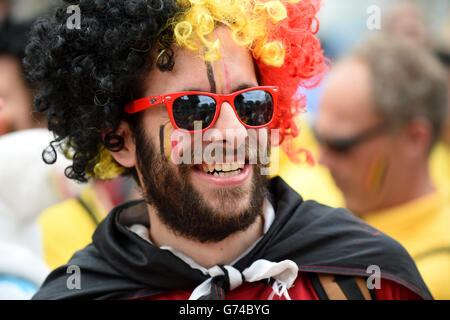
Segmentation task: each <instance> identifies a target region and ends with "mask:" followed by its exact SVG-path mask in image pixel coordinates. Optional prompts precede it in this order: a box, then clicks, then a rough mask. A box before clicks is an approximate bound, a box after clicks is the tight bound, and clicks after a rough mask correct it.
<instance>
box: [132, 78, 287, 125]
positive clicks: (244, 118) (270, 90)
mask: <svg viewBox="0 0 450 320" xmlns="http://www.w3.org/2000/svg"><path fill="white" fill-rule="evenodd" d="M278 94H279V88H278V87H275V86H259V87H253V88H248V89H244V90H239V91H236V92H233V93H231V94H215V93H209V92H200V91H186V92H176V93H169V94H165V95H159V96H152V97H146V98H142V99H138V100H135V101H133V102H131V103H129V104H127V105H126V106H125V112H127V113H136V112H139V111H142V110H144V109H147V108H151V107H154V106H157V105H160V104H165V105H166V108H167V111H168V113H169V117H170V121H171V123H172V126H173V127H174V128H175V129H179V130H181V131H184V132H190V133H194V132H204V131H206V130H208V129H210V128H211V127H212V126H213V125H214V123H215V122H216V120H217V118H218V117H219V114H220V108H221V106H222V104H223V102H225V101H226V102H228V103H229V104H230V105H231V106H232V108H233V110H234V112H235V114H236V116H237V118H238V119H239V121H240V122H241V123H242V124H243V125H244V126H245V127H246V128H253V129H257V128H263V127H266V126H268V125H269V124H270V123H271V122H272V120H273V118H274V115H275V114H276V109H277V101H278ZM197 121H200V122H201V124H202V126H201V128H202V129H201V130H194V123H195V122H197Z"/></svg>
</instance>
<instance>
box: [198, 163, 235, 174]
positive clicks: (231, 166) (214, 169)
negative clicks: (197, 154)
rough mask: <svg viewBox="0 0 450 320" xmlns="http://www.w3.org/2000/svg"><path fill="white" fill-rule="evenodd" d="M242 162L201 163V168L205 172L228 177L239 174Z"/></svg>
mask: <svg viewBox="0 0 450 320" xmlns="http://www.w3.org/2000/svg"><path fill="white" fill-rule="evenodd" d="M243 168H244V164H238V163H223V164H215V165H212V164H206V163H205V164H203V165H202V166H201V170H202V171H203V172H206V173H210V174H213V175H214V176H216V177H228V176H233V175H236V174H240V173H241V171H242V169H243Z"/></svg>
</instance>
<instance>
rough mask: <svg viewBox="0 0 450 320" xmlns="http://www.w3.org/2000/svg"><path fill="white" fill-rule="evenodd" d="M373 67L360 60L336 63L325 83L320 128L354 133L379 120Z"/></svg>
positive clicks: (323, 130) (327, 131)
mask: <svg viewBox="0 0 450 320" xmlns="http://www.w3.org/2000/svg"><path fill="white" fill-rule="evenodd" d="M371 86H372V83H371V75H370V70H369V67H368V66H367V65H366V64H365V63H363V62H360V61H357V60H354V59H352V60H347V61H343V62H341V63H339V64H338V65H336V68H335V69H334V70H333V72H332V73H331V74H330V76H329V78H328V79H327V81H326V83H325V88H324V91H323V96H322V98H321V101H320V109H319V114H318V117H317V129H318V130H320V131H321V132H322V133H323V134H333V136H334V135H336V134H341V135H345V134H352V133H355V132H359V131H360V130H364V129H367V128H370V127H371V126H372V125H373V124H374V123H377V122H378V121H379V116H378V115H377V114H376V112H375V107H374V99H373V93H372V89H371Z"/></svg>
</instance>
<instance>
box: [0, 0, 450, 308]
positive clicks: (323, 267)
mask: <svg viewBox="0 0 450 320" xmlns="http://www.w3.org/2000/svg"><path fill="white" fill-rule="evenodd" d="M329 1H330V0H329ZM256 2H257V4H255V8H252V11H251V14H249V13H248V12H247V11H245V10H248V8H249V7H250V3H256ZM256 2H255V1H253V2H252V1H247V0H242V1H240V0H239V1H238V0H237V1H233V2H232V3H233V4H229V5H228V6H225V7H224V6H223V5H221V4H220V3H219V2H217V1H208V0H205V1H179V0H174V1H164V2H163V1H161V2H160V4H161V7H160V8H159V7H158V8H156V7H155V1H146V0H139V1H133V3H128V4H124V2H123V1H119V0H110V1H107V2H105V1H80V2H79V4H78V5H79V6H80V9H81V13H82V19H84V20H83V21H84V25H83V24H82V28H81V29H80V30H67V28H65V23H66V19H67V15H65V14H63V13H66V12H67V11H66V8H67V6H68V5H71V1H67V2H64V3H62V4H58V5H55V6H56V8H53V5H52V6H51V7H52V8H49V9H48V11H49V12H50V13H49V14H47V15H44V16H41V17H39V18H36V20H35V22H34V23H32V21H28V22H18V21H15V20H14V19H13V17H12V16H11V14H10V12H11V7H12V6H13V5H14V3H13V1H7V0H0V150H2V151H1V153H0V163H1V164H3V165H2V166H1V168H2V169H1V170H0V252H1V253H3V254H2V255H1V257H2V258H0V299H30V298H32V297H33V296H34V298H35V299H64V298H80V297H81V298H100V299H110V298H127V299H188V298H189V299H223V298H224V297H225V296H226V298H227V299H274V298H279V299H326V298H331V299H431V298H434V299H438V300H441V299H450V100H449V97H448V92H449V88H450V42H449V41H450V40H449V39H450V25H447V26H445V25H444V26H443V27H442V34H439V35H438V36H436V37H434V38H433V37H430V36H429V34H428V32H427V22H426V20H425V18H424V16H423V8H421V7H420V6H419V5H418V4H417V3H415V2H412V1H399V2H398V3H396V4H395V5H392V6H390V7H389V8H386V12H387V13H386V20H385V21H384V22H383V28H382V29H381V30H378V31H371V32H369V34H368V35H367V36H366V37H365V38H364V39H361V41H360V42H359V43H358V45H357V46H356V47H355V48H352V49H351V50H349V51H348V52H347V53H346V54H345V55H343V56H342V57H339V58H336V59H335V58H334V57H332V58H331V59H330V58H328V57H327V52H326V51H325V52H323V49H322V47H321V45H320V42H319V39H318V38H317V35H316V32H317V30H314V29H315V28H314V25H315V22H314V21H316V20H315V19H316V15H317V12H318V11H319V9H320V8H321V6H326V1H322V2H321V1H316V0H308V1H307V0H304V1H284V0H282V1H271V2H270V5H269V4H268V3H269V2H267V1H256ZM230 3H231V2H230ZM274 3H275V4H274ZM243 12H244V13H245V14H243ZM253 14H254V15H255V17H253V16H252V15H253ZM244 17H245V18H244ZM449 18H450V12H449ZM239 19H242V21H240V20H239ZM245 19H248V20H245ZM244 20H245V21H244ZM262 20H264V23H261V21H262ZM236 21H238V22H236ZM449 21H450V20H449ZM240 23H242V25H241V24H240ZM305 25H306V26H307V27H306V28H305V27H304V26H305ZM268 26H269V27H268ZM83 28H85V29H83ZM189 30H190V31H189ZM192 34H196V35H197V37H198V38H199V39H200V40H198V39H196V38H194V36H192ZM144 39H146V40H145V41H144ZM261 39H263V40H261ZM299 39H303V40H299ZM270 41H272V42H270ZM199 43H200V44H201V45H200V44H199ZM250 44H251V45H250ZM249 48H251V49H249ZM277 50H279V51H277ZM249 52H250V53H251V54H249ZM150 60H151V61H150ZM255 70H256V71H255ZM280 70H281V71H280ZM319 83H320V86H321V87H320V88H321V89H320V92H319V94H318V96H317V97H315V98H314V103H316V104H317V106H314V109H315V112H314V117H307V116H306V115H305V113H304V111H305V110H306V112H307V111H308V105H309V104H310V103H311V102H310V101H309V100H308V98H309V96H308V93H307V92H308V89H307V90H306V97H304V96H299V92H300V91H298V88H299V87H306V88H313V87H316V86H317V85H319ZM179 92H181V93H179ZM301 92H305V91H303V90H302V91H301ZM200 93H202V94H200ZM261 93H263V95H261ZM169 94H170V95H172V97H170V96H169ZM164 95H166V96H164ZM231 95H233V99H231V98H230V96H231ZM178 96H180V97H181V98H177V97H178ZM193 97H195V99H197V100H196V101H198V100H199V99H200V98H201V99H203V101H205V104H204V105H201V106H200V105H197V108H204V110H202V112H198V114H197V113H195V112H194V111H192V110H191V109H192V108H193V106H194V104H195V103H196V102H194V100H193V99H194V98H193ZM199 97H200V98H199ZM143 98H145V99H143ZM164 99H165V100H164ZM171 99H172V100H175V101H172V102H170V101H169V100H171ZM183 99H184V100H183ZM208 99H209V100H208ZM218 99H224V100H223V101H225V102H223V104H222V106H221V107H220V106H214V104H217V103H216V102H215V101H217V100H218ZM240 99H242V100H243V101H245V100H246V99H247V100H252V99H253V100H258V99H260V100H261V101H256V102H255V103H257V104H258V105H260V106H261V105H262V107H264V108H266V109H263V110H262V108H259V109H261V110H262V111H261V112H265V113H264V114H262V115H256V116H253V115H252V114H249V113H251V112H255V111H254V110H249V108H247V109H245V108H244V107H243V106H242V105H243V102H241V100H240ZM263 99H264V100H263ZM143 100H145V101H143ZM162 101H163V102H164V103H165V105H164V104H162ZM186 101H188V102H186ZM208 101H209V102H208ZM211 101H212V102H211ZM206 103H209V106H206ZM125 106H126V108H125ZM268 106H269V107H268ZM181 107H182V108H184V109H181ZM206 108H210V109H211V108H212V111H210V110H206ZM125 110H126V111H125ZM209 111H210V112H212V113H211V114H210V115H208V114H207V113H208V112H209ZM189 112H191V113H192V114H190V113H189ZM245 112H247V113H245ZM306 114H307V113H306ZM180 117H181V118H182V119H181V120H180ZM183 117H184V118H183ZM186 119H187V120H186ZM193 119H195V120H201V121H203V122H208V124H207V126H208V129H209V130H210V129H212V130H217V131H219V132H225V131H226V130H234V132H235V133H236V135H237V136H236V137H235V138H236V140H237V141H239V139H240V138H243V139H244V140H245V138H248V134H247V133H246V132H247V131H250V130H255V129H256V130H262V131H264V130H267V129H268V128H270V129H279V130H280V131H279V132H280V136H281V139H280V140H279V141H278V142H277V143H274V144H273V145H272V146H271V148H272V149H274V148H277V150H278V152H273V154H272V162H274V161H275V162H277V164H278V165H277V167H278V171H277V172H276V173H274V174H273V175H272V176H271V177H270V179H269V178H268V177H264V176H262V175H260V174H259V173H257V172H258V171H257V170H256V168H257V167H258V166H252V165H251V164H250V165H249V164H248V163H247V164H243V165H242V167H239V169H236V168H238V164H236V167H234V165H235V164H234V163H231V164H229V166H228V167H227V166H226V165H223V166H222V165H220V164H219V165H217V164H216V165H215V167H214V165H211V164H209V163H200V164H196V165H185V164H182V165H180V166H176V165H174V164H173V163H171V162H170V161H169V160H170V159H169V158H170V157H167V153H166V152H165V149H171V150H172V149H173V150H181V151H177V152H185V151H186V150H184V149H182V148H183V146H181V145H182V143H180V144H179V146H178V149H176V148H175V144H174V143H173V142H172V145H170V143H167V141H166V140H167V139H169V138H170V137H169V136H170V134H166V132H167V128H169V131H170V130H179V129H181V130H183V131H185V132H188V133H190V134H192V135H193V136H194V135H196V134H197V132H196V131H195V129H194V127H193V126H192V127H190V126H189V125H188V122H189V121H192V122H193ZM249 119H252V120H249ZM206 132H208V131H206ZM206 132H205V133H206ZM210 132H211V130H210ZM234 141H235V140H234V139H230V140H226V138H225V140H224V141H220V145H221V147H220V148H222V143H224V144H223V145H224V146H225V145H226V144H230V143H234ZM213 144H216V145H217V144H218V141H217V140H215V141H214V140H212V142H211V145H213ZM180 146H181V147H180ZM158 148H159V149H160V150H158ZM189 150H190V149H189ZM189 152H190V151H189ZM202 168H203V169H202ZM232 169H233V170H232ZM232 171H236V175H235V176H234V173H232ZM208 172H209V174H208ZM213 172H216V173H217V172H219V174H220V175H219V174H218V175H217V176H214V175H213V174H212V173H213ZM198 181H200V182H198ZM142 199H144V200H142ZM333 208H338V209H333ZM342 208H345V209H342ZM70 265H77V266H79V267H80V268H81V269H82V270H86V272H83V277H84V281H83V289H80V290H72V289H70V290H69V289H68V288H67V277H68V273H67V267H68V266H70ZM370 265H378V266H379V267H380V268H381V270H382V275H383V276H382V279H381V288H375V289H374V288H367V287H366V285H365V280H366V278H367V276H368V275H367V273H365V270H366V268H367V267H369V266H370ZM343 270H348V271H343ZM239 275H240V277H239ZM300 275H301V276H300ZM99 279H101V280H102V282H101V285H99V282H98V280H99ZM267 279H272V281H269V283H270V285H267V284H263V281H262V280H267ZM399 279H400V280H399ZM249 283H252V284H251V285H250V284H249ZM266 283H267V281H266ZM350 284H351V285H350ZM349 288H351V289H349ZM355 288H356V289H355Z"/></svg>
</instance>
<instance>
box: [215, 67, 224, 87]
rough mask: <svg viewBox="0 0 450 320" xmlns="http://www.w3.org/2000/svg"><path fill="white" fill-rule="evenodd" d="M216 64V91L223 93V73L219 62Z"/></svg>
mask: <svg viewBox="0 0 450 320" xmlns="http://www.w3.org/2000/svg"><path fill="white" fill-rule="evenodd" d="M216 65H217V67H216V74H217V80H218V83H217V85H218V86H217V90H218V91H217V92H219V93H223V73H222V68H221V66H220V64H219V63H217V64H216Z"/></svg>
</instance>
